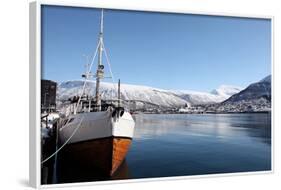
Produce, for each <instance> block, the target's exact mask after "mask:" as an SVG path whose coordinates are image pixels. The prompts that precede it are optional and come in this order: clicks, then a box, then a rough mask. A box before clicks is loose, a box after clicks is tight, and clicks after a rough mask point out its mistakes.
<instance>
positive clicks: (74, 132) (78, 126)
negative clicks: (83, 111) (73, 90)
mask: <svg viewBox="0 0 281 190" xmlns="http://www.w3.org/2000/svg"><path fill="white" fill-rule="evenodd" d="M83 120H84V116H83V117H82V118H81V121H80V123H79V124H78V125H77V127H76V128H75V130H74V131H73V132H72V134H71V135H70V137H69V138H68V139H67V140H66V141H65V142H64V144H63V145H62V146H61V147H60V148H59V149H57V150H56V151H55V152H54V153H53V154H51V155H50V156H49V157H48V158H46V159H45V160H43V161H42V162H41V164H44V163H45V162H47V161H48V160H49V159H51V158H52V157H53V156H55V155H56V154H57V153H58V152H59V151H60V150H61V149H62V148H63V147H64V146H65V145H66V144H67V143H68V142H69V141H70V140H71V138H72V137H73V136H74V135H75V134H76V132H77V130H78V129H79V128H80V126H81V123H82V121H83Z"/></svg>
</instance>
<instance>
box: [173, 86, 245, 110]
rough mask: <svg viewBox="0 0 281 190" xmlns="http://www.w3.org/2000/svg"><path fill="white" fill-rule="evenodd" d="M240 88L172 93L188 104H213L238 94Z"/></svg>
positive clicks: (226, 87)
mask: <svg viewBox="0 0 281 190" xmlns="http://www.w3.org/2000/svg"><path fill="white" fill-rule="evenodd" d="M241 90H242V88H240V87H237V86H229V85H221V86H220V87H219V88H218V89H215V90H212V91H211V92H210V93H208V92H196V91H189V90H178V91H174V92H175V94H177V95H178V96H180V97H181V98H183V99H184V100H186V101H188V102H189V103H190V104H193V105H194V104H213V103H219V102H223V101H224V100H226V99H227V98H229V97H230V96H232V95H233V94H236V93H238V92H240V91H241Z"/></svg>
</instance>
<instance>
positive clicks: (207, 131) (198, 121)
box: [134, 114, 271, 144]
mask: <svg viewBox="0 0 281 190" xmlns="http://www.w3.org/2000/svg"><path fill="white" fill-rule="evenodd" d="M135 120H136V129H135V134H134V138H135V139H149V138H156V137H159V136H163V135H165V134H171V135H188V136H205V137H207V136H211V137H216V138H241V137H245V135H246V136H248V137H253V138H256V139H252V140H257V141H260V142H264V143H268V144H270V143H271V114H204V115H203V114H202V115H190V114H178V115H169V114H165V115H159V114H158V115H157V114H155V115H154V114H150V115H147V114H138V115H135Z"/></svg>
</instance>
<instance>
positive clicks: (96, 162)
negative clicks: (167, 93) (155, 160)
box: [59, 10, 135, 176]
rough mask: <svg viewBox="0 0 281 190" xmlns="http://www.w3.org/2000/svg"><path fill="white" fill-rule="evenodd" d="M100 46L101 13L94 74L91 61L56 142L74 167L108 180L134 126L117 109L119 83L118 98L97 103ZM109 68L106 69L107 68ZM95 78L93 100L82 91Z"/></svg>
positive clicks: (122, 156) (123, 111)
mask: <svg viewBox="0 0 281 190" xmlns="http://www.w3.org/2000/svg"><path fill="white" fill-rule="evenodd" d="M103 51H105V50H104V44H103V10H101V21H100V33H99V41H98V45H97V49H96V53H95V55H94V56H93V60H94V59H95V56H96V54H97V53H98V65H97V70H96V74H95V75H92V74H91V71H90V70H91V67H92V65H91V64H93V62H94V61H92V63H91V64H89V65H88V66H89V67H87V69H86V73H85V74H83V75H82V77H84V78H85V80H84V85H83V90H82V94H81V95H80V96H77V97H76V98H74V99H72V108H73V109H72V112H71V114H69V115H68V116H66V117H65V119H63V120H62V122H61V127H60V129H59V139H60V143H61V144H62V146H64V147H63V152H64V153H65V154H67V155H68V157H71V158H72V160H73V162H74V163H72V164H73V165H74V164H79V165H80V166H81V167H85V168H87V169H89V168H93V170H94V169H98V170H100V171H101V172H102V173H103V174H105V175H108V176H112V175H113V174H114V173H115V172H116V170H117V169H118V167H119V166H120V165H121V163H122V162H123V161H124V159H125V157H126V154H127V152H128V150H129V147H130V145H131V141H132V138H133V133H134V127H135V122H134V119H133V118H132V116H131V114H130V113H129V112H128V111H127V110H126V109H125V108H124V107H122V106H121V101H120V80H119V83H118V84H119V85H118V98H117V101H115V102H111V103H110V102H106V101H104V100H102V99H101V94H100V89H99V88H100V81H101V79H103V78H104V65H103V64H102V55H103ZM109 66H110V65H109ZM93 76H94V77H95V78H96V89H95V90H96V93H95V97H91V96H89V95H86V93H85V91H86V90H85V87H86V83H87V81H89V80H90V79H89V78H91V77H93Z"/></svg>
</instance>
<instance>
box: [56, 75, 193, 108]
mask: <svg viewBox="0 0 281 190" xmlns="http://www.w3.org/2000/svg"><path fill="white" fill-rule="evenodd" d="M83 84H84V82H83V81H78V80H77V81H67V82H63V83H61V84H59V86H58V100H67V99H68V98H70V97H73V96H77V95H79V94H81V92H82V88H83ZM95 85H96V83H95V82H94V81H89V82H87V85H86V91H87V92H88V94H91V95H94V93H95ZM100 91H101V96H102V99H107V100H108V99H116V97H117V84H115V85H114V84H113V83H107V82H102V83H101V86H100ZM121 98H122V99H123V100H135V101H143V102H148V103H151V104H155V105H159V106H165V107H181V106H184V105H186V104H188V105H189V102H188V101H186V100H184V99H182V98H181V97H179V96H177V95H176V94H174V93H173V92H171V91H168V90H162V89H158V88H153V87H148V86H139V85H130V84H121Z"/></svg>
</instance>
